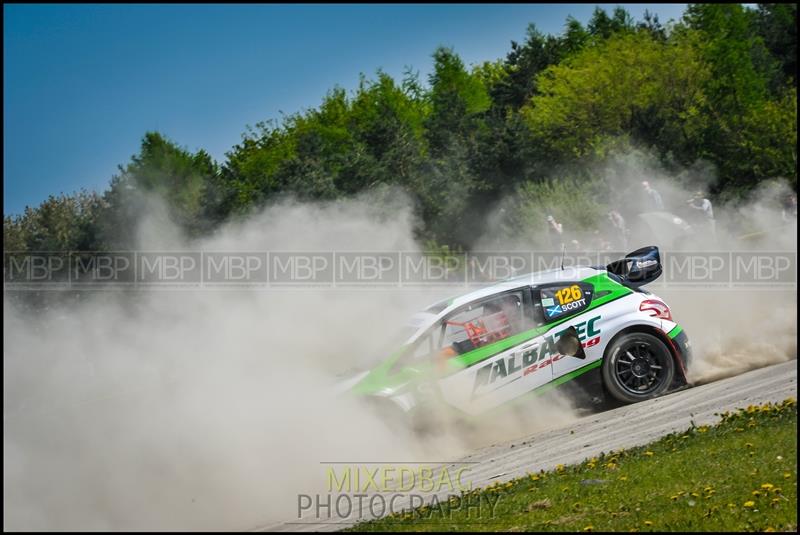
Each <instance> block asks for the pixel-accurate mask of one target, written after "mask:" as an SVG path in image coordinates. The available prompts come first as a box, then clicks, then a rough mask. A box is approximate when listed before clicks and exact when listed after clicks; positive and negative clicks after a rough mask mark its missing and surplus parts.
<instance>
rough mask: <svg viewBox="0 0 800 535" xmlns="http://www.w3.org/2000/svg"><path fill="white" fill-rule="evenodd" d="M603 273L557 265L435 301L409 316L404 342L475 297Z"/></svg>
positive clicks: (414, 337) (576, 279)
mask: <svg viewBox="0 0 800 535" xmlns="http://www.w3.org/2000/svg"><path fill="white" fill-rule="evenodd" d="M603 272H605V269H604V268H601V267H568V268H564V269H560V268H556V269H549V270H547V271H537V272H535V273H526V274H525V275H518V276H516V277H511V278H509V279H505V280H502V281H500V282H497V283H495V284H492V285H489V286H485V287H483V288H478V289H477V290H473V291H471V292H468V293H465V294H462V295H458V296H455V297H450V298H449V299H444V300H442V301H437V302H436V303H433V304H432V305H430V306H428V307H427V308H426V309H425V310H424V311H421V312H418V313H416V314H414V315H413V316H412V318H411V324H410V325H411V326H412V327H414V328H415V329H416V330H415V332H414V334H413V335H411V337H410V338H409V339H408V341H407V342H406V343H412V342H414V341H415V340H416V339H417V338H418V337H419V336H421V335H422V334H423V333H424V332H426V331H427V330H428V328H430V327H431V326H432V325H433V324H434V323H436V322H437V321H439V320H440V319H441V318H442V317H444V316H446V315H447V314H449V313H450V312H452V311H453V310H455V309H457V308H458V307H460V306H463V305H465V304H467V303H471V302H473V301H476V300H478V299H482V298H484V297H489V296H491V295H495V294H499V293H502V292H505V291H509V290H515V289H517V288H522V287H524V286H536V285H542V284H549V283H554V282H562V281H563V282H568V281H580V280H583V279H586V278H589V277H592V276H594V275H597V274H598V273H603Z"/></svg>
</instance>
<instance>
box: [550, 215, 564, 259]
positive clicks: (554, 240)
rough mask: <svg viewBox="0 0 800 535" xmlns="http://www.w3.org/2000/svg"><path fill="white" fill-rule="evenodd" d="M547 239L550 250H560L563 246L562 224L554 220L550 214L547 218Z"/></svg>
mask: <svg viewBox="0 0 800 535" xmlns="http://www.w3.org/2000/svg"><path fill="white" fill-rule="evenodd" d="M546 220H547V239H548V240H550V250H552V251H560V250H561V248H562V247H563V246H564V226H563V225H562V224H561V223H559V222H558V221H556V219H555V218H554V217H553V216H552V215H548V216H547V218H546Z"/></svg>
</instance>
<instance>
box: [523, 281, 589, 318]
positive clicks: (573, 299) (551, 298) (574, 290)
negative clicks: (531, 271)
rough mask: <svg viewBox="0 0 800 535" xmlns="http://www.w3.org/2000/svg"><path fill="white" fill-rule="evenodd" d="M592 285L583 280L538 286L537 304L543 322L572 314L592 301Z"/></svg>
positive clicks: (580, 310) (581, 309) (583, 308)
mask: <svg viewBox="0 0 800 535" xmlns="http://www.w3.org/2000/svg"><path fill="white" fill-rule="evenodd" d="M592 293H593V288H592V285H590V284H586V283H584V282H563V283H558V284H548V285H546V286H542V287H540V288H539V299H538V303H537V304H538V305H540V306H541V313H542V316H543V319H544V321H545V323H551V322H554V321H556V320H558V319H561V318H563V317H566V316H572V315H574V314H577V313H579V312H582V311H583V310H585V309H586V308H588V306H589V304H590V303H591V302H592Z"/></svg>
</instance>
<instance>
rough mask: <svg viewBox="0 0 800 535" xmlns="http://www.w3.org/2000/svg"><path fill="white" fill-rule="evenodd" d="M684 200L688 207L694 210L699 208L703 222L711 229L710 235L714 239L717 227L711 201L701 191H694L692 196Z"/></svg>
mask: <svg viewBox="0 0 800 535" xmlns="http://www.w3.org/2000/svg"><path fill="white" fill-rule="evenodd" d="M686 202H687V203H688V204H689V207H690V208H694V209H695V210H699V211H700V212H702V213H703V219H705V222H706V224H707V225H708V228H709V230H710V231H711V236H712V237H713V238H714V239H716V238H717V227H716V221H715V220H714V208H713V207H712V206H711V201H709V200H708V199H707V198H706V197H705V195H703V192H702V191H695V192H694V195H693V196H692V198H691V199H689V200H688V201H686Z"/></svg>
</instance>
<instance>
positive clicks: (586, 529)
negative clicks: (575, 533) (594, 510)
mask: <svg viewBox="0 0 800 535" xmlns="http://www.w3.org/2000/svg"><path fill="white" fill-rule="evenodd" d="M583 531H594V527H592V526H586V527H585V528H583Z"/></svg>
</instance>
